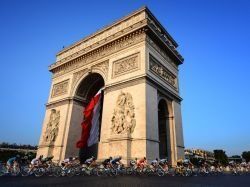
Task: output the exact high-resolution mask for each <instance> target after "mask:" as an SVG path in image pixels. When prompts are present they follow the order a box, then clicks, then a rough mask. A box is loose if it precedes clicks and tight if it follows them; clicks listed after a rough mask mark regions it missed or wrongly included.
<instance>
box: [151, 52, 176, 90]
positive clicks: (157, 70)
mask: <svg viewBox="0 0 250 187" xmlns="http://www.w3.org/2000/svg"><path fill="white" fill-rule="evenodd" d="M149 70H150V71H151V72H152V73H154V74H155V75H156V76H158V77H159V78H160V79H162V80H163V81H164V82H166V83H168V84H170V85H171V86H173V87H174V88H175V89H176V90H177V89H178V86H177V79H176V76H175V75H173V74H172V73H171V72H170V71H169V70H168V69H167V68H166V67H164V66H163V65H161V63H160V62H158V61H157V60H156V59H155V58H154V57H153V56H152V55H150V56H149Z"/></svg>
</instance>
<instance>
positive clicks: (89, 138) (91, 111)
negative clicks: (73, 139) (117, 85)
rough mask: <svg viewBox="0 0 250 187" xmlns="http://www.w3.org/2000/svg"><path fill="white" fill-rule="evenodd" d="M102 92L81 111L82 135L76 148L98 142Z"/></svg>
mask: <svg viewBox="0 0 250 187" xmlns="http://www.w3.org/2000/svg"><path fill="white" fill-rule="evenodd" d="M102 90H103V88H101V89H100V90H99V91H98V92H97V94H96V95H95V96H94V97H93V98H92V99H91V101H90V103H89V104H88V105H87V106H86V107H85V109H84V111H83V116H84V119H83V122H82V124H81V126H82V134H81V139H80V140H79V141H78V142H77V143H76V147H77V148H86V147H90V146H92V145H94V144H96V143H98V141H99V124H100V121H99V118H100V111H101V97H102V94H101V92H102Z"/></svg>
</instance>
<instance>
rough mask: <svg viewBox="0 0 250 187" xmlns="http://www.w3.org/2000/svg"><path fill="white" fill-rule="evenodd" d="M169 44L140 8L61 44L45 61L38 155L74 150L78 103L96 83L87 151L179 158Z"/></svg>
mask: <svg viewBox="0 0 250 187" xmlns="http://www.w3.org/2000/svg"><path fill="white" fill-rule="evenodd" d="M177 47H178V45H177V43H176V42H175V40H174V39H173V38H172V37H171V36H170V34H169V33H168V32H167V31H166V29H165V28H164V27H163V26H162V25H161V24H160V22H159V21H158V20H157V19H156V18H155V17H154V15H153V14H152V13H151V12H150V10H149V9H148V8H147V7H143V8H141V9H139V10H137V11H135V12H133V13H131V14H130V15H128V16H126V17H124V18H122V19H120V20H118V21H116V22H115V23H113V24H112V25H110V26H108V27H105V28H103V29H101V30H99V31H98V32H96V33H94V34H92V35H90V36H88V37H86V38H84V39H82V40H80V41H79V42H76V43H74V44H72V45H71V46H69V47H67V48H64V49H63V50H62V51H60V52H59V53H58V54H57V56H56V62H55V63H53V64H52V65H50V67H49V71H50V72H51V73H52V81H51V90H50V94H49V99H48V103H47V104H46V113H45V118H44V122H43V128H42V133H41V138H40V142H39V148H38V152H37V154H38V155H44V156H51V155H53V156H54V159H55V160H57V161H61V160H63V159H64V158H66V157H69V156H77V155H78V154H79V149H77V148H76V145H75V144H76V142H77V140H78V139H79V138H80V134H81V122H82V120H83V110H84V108H85V107H86V105H87V104H88V102H89V101H90V99H91V98H92V97H93V96H94V95H95V94H96V92H97V91H98V90H99V89H100V88H102V87H104V93H103V101H102V110H101V115H100V119H99V120H100V124H101V125H100V132H99V133H100V135H99V143H98V144H97V145H96V149H95V150H94V151H93V152H91V153H90V154H92V155H95V156H97V159H99V160H102V159H105V158H107V157H109V156H118V155H120V156H122V158H123V161H124V162H125V163H126V162H127V161H128V160H129V159H133V158H135V157H136V158H141V157H144V156H146V157H147V159H148V160H152V159H155V158H157V157H158V158H165V157H167V158H168V159H169V160H170V162H171V163H172V164H173V165H175V164H176V161H177V160H178V159H181V158H183V157H184V141H183V130H182V120H181V100H182V99H181V97H180V95H179V81H178V67H179V65H181V64H182V63H183V58H182V56H181V55H180V54H179V53H178V51H177Z"/></svg>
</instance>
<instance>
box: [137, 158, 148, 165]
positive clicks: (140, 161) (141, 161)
mask: <svg viewBox="0 0 250 187" xmlns="http://www.w3.org/2000/svg"><path fill="white" fill-rule="evenodd" d="M145 161H146V160H144V159H141V160H139V161H138V163H139V164H142V163H144V162H145Z"/></svg>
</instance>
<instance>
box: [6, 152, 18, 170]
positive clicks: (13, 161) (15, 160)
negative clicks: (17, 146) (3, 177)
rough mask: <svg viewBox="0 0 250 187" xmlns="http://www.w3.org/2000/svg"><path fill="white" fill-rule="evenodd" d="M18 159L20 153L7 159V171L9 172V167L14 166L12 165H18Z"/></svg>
mask: <svg viewBox="0 0 250 187" xmlns="http://www.w3.org/2000/svg"><path fill="white" fill-rule="evenodd" d="M19 160H20V155H16V156H15V157H12V158H10V159H9V160H7V164H6V166H7V173H9V172H10V169H11V168H12V167H13V166H14V165H18V162H19Z"/></svg>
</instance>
